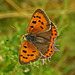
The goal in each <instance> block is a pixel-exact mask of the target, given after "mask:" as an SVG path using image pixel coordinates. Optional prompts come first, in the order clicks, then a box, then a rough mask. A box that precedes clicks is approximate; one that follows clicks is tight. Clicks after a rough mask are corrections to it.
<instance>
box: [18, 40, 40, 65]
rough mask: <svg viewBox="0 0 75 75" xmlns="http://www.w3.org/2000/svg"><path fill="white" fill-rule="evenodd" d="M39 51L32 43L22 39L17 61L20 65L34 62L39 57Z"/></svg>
mask: <svg viewBox="0 0 75 75" xmlns="http://www.w3.org/2000/svg"><path fill="white" fill-rule="evenodd" d="M40 56H41V55H40V53H39V52H38V50H37V49H36V48H35V47H34V46H33V44H32V43H30V42H27V41H25V40H24V41H23V43H22V45H21V50H20V53H19V62H20V64H21V65H25V64H29V63H30V62H34V61H36V60H38V59H39V58H40Z"/></svg>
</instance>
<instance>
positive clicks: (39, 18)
mask: <svg viewBox="0 0 75 75" xmlns="http://www.w3.org/2000/svg"><path fill="white" fill-rule="evenodd" d="M50 23H51V22H50V20H49V19H48V17H47V16H46V14H45V13H44V11H43V10H41V9H37V10H36V11H35V12H34V14H33V16H32V18H31V20H30V22H29V24H28V27H27V32H28V33H34V34H36V33H39V32H42V31H45V30H47V29H49V28H50Z"/></svg>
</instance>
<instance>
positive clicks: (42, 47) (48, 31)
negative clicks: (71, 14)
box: [19, 9, 57, 65]
mask: <svg viewBox="0 0 75 75" xmlns="http://www.w3.org/2000/svg"><path fill="white" fill-rule="evenodd" d="M23 37H24V39H25V40H24V41H23V43H22V45H21V50H20V54H19V62H20V64H22V65H24V64H29V63H30V62H34V61H36V60H38V59H45V58H49V57H50V56H51V55H52V53H53V52H54V50H53V45H54V39H55V38H56V37H57V30H56V28H55V26H54V24H53V23H52V22H51V21H50V20H49V19H48V17H47V16H46V14H45V13H44V12H43V11H42V10H41V9H37V10H36V11H35V12H34V14H33V16H32V18H31V20H30V23H29V24H28V27H27V34H25V35H23Z"/></svg>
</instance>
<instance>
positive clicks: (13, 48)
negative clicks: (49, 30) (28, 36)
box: [0, 0, 75, 75]
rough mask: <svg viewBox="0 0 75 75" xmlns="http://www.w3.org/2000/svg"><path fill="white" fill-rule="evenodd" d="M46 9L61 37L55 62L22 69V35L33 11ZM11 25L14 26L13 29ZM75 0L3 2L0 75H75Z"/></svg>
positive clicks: (9, 0)
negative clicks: (20, 62) (20, 59)
mask: <svg viewBox="0 0 75 75" xmlns="http://www.w3.org/2000/svg"><path fill="white" fill-rule="evenodd" d="M37 8H41V9H43V10H44V11H45V12H46V14H47V15H48V17H49V18H50V19H51V21H52V22H54V23H55V24H56V26H57V29H58V34H59V35H60V36H59V37H58V38H57V39H61V40H60V41H57V42H56V44H58V45H60V46H59V47H57V48H58V49H59V50H60V51H59V52H54V54H53V56H52V58H51V59H50V60H51V62H46V61H45V65H43V64H42V60H39V61H37V62H34V63H31V64H30V65H25V66H22V65H20V64H19V62H18V57H19V51H20V46H21V43H22V41H23V39H22V35H23V34H25V33H26V27H27V25H28V23H29V20H30V18H31V16H32V14H33V12H34V11H35V10H36V9H37ZM10 25H12V26H14V27H15V29H14V28H12V27H11V26H10ZM74 34H75V0H0V75H75V46H74V45H75V35H74Z"/></svg>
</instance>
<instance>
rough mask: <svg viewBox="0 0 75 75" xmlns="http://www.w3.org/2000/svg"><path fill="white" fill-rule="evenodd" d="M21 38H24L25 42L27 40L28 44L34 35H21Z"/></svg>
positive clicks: (33, 38)
mask: <svg viewBox="0 0 75 75" xmlns="http://www.w3.org/2000/svg"><path fill="white" fill-rule="evenodd" d="M23 38H24V39H25V40H27V41H28V42H32V41H34V40H35V38H36V35H34V34H30V33H29V34H25V35H23Z"/></svg>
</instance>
